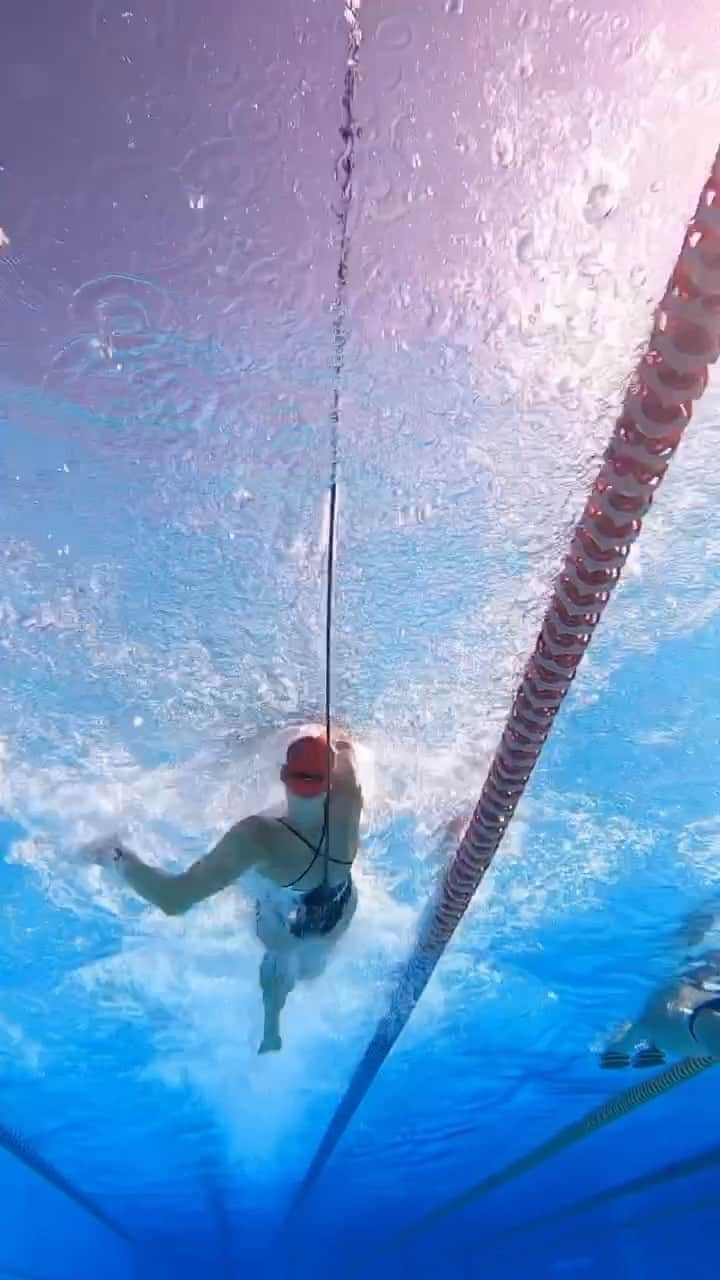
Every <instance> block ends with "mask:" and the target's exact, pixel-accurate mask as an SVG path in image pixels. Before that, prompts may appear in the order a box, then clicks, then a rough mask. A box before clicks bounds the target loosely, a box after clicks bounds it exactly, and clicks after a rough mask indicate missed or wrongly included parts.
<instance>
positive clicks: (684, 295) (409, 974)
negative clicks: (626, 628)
mask: <svg viewBox="0 0 720 1280" xmlns="http://www.w3.org/2000/svg"><path fill="white" fill-rule="evenodd" d="M719 344H720V152H719V153H718V154H717V155H716V156H715V160H714V163H713V168H712V171H711V174H710V177H709V178H708V181H707V182H706V184H705V186H704V188H703V190H702V193H701V196H700V200H699V203H698V206H697V209H696V211H695V214H694V216H693V218H692V220H691V222H690V225H689V227H688V229H687V232H686V235H685V239H684V241H683V245H682V248H681V251H680V254H679V256H678V259H677V262H676V263H675V266H674V268H673V272H672V275H671V277H670V280H669V282H668V285H667V287H666V290H665V293H664V296H663V298H662V301H661V302H660V305H659V307H658V309H657V311H656V314H655V319H654V323H653V327H652V331H651V334H650V339H649V343H648V347H647V350H646V352H645V354H644V356H643V357H642V359H641V360H640V362H639V364H638V366H637V368H636V370H635V373H634V375H633V377H632V379H631V380H630V383H629V385H628V389H627V392H626V394H625V398H624V402H623V406H622V410H621V412H620V416H619V417H618V420H617V422H616V424H615V429H614V431H613V434H612V437H611V439H610V443H609V444H608V447H607V450H606V453H605V458H604V461H603V464H602V466H601V468H600V471H599V473H598V476H597V478H596V480H595V483H594V485H593V487H592V490H591V493H590V496H589V498H588V500H587V504H586V506H585V510H584V512H583V514H582V516H581V518H580V520H579V522H578V524H577V527H576V529H575V532H574V534H573V537H572V540H571V543H570V549H569V551H568V554H567V556H566V558H565V562H564V564H563V567H562V569H561V571H560V574H559V576H558V578H557V580H556V582H555V586H554V590H553V594H552V598H551V600H550V603H549V605H548V608H547V611H546V613H545V618H544V620H543V624H542V628H541V631H540V634H539V636H538V639H537V642H536V645H535V650H534V652H533V654H532V656H531V657H530V660H529V662H528V664H527V666H526V668H525V672H524V675H523V677H522V680H521V682H520V686H519V688H518V690H517V692H516V695H515V700H514V702H513V706H512V710H511V712H510V715H509V716H508V719H507V721H506V724H505V728H504V730H503V733H502V737H501V740H500V745H499V747H498V749H497V751H496V753H495V756H494V758H493V761H492V763H491V766H490V769H489V772H488V775H487V777H486V779H485V783H484V785H483V788H482V792H481V794H480V799H479V801H478V804H477V807H476V809H475V812H474V814H473V816H472V819H471V821H470V824H469V826H468V828H467V831H466V832H465V834H464V836H463V838H462V840H461V842H460V845H459V847H458V849H457V850H456V852H455V854H454V856H453V857H452V859H451V860H450V861H449V863H448V865H447V867H446V869H445V872H444V875H443V877H442V881H441V883H440V886H439V889H438V891H437V892H436V894H435V895H434V897H433V898H431V900H430V902H429V903H428V906H427V908H426V910H425V912H424V914H423V917H422V919H421V922H420V926H419V930H418V937H417V940H416V943H415V946H414V948H413V951H412V953H411V955H410V957H409V959H408V961H407V963H406V965H405V966H404V968H403V970H402V971H401V973H400V976H399V979H398V981H397V983H396V985H395V987H394V989H393V991H392V993H391V996H390V998H389V1001H388V1006H387V1010H386V1012H385V1014H384V1015H383V1017H382V1018H381V1019H380V1021H379V1023H378V1026H377V1029H376V1031H375V1034H374V1035H373V1038H372V1040H371V1041H370V1044H369V1045H368V1048H367V1050H366V1051H365V1054H364V1056H363V1058H362V1059H361V1061H360V1063H359V1064H358V1067H357V1068H356V1070H355V1072H354V1074H353V1076H352V1079H351V1081H350V1084H349V1086H348V1088H347V1090H346V1092H345V1094H344V1096H343V1097H342V1098H341V1100H340V1103H339V1104H338V1107H337V1109H336V1111H335V1113H334V1115H333V1117H332V1119H331V1121H330V1123H329V1125H328V1127H327V1129H326V1131H325V1134H324V1135H323V1137H322V1140H321V1142H320V1144H319V1146H318V1148H317V1150H316V1152H315V1155H314V1156H313V1159H312V1161H311V1163H310V1166H309V1168H308V1170H307V1173H306V1174H305V1177H304V1179H303V1181H302V1183H301V1185H300V1187H299V1189H298V1191H297V1193H296V1195H295V1198H294V1200H293V1202H292V1204H291V1206H290V1211H289V1213H290V1215H292V1214H293V1213H294V1212H295V1211H296V1210H297V1208H298V1207H299V1206H300V1204H301V1203H302V1202H303V1200H304V1199H305V1197H306V1196H307V1194H308V1192H309V1191H310V1189H311V1188H312V1186H313V1185H314V1183H315V1181H316V1180H317V1178H318V1176H319V1175H320V1173H321V1172H322V1170H323V1169H324V1167H325V1165H326V1164H327V1161H328V1160H329V1159H330V1156H331V1155H332V1153H333V1151H334V1150H335V1147H336V1146H337V1144H338V1142H339V1141H340V1139H341V1137H342V1135H343V1134H344V1132H345V1130H346V1129H347V1127H348V1125H349V1123H350V1121H351V1120H352V1118H353V1116H354V1114H355V1112H356V1111H357V1109H358V1107H359V1106H360V1104H361V1102H362V1101H363V1099H364V1097H365V1095H366V1093H367V1091H368V1089H369V1088H370V1086H371V1085H372V1083H373V1081H374V1079H375V1077H376V1076H377V1074H378V1072H379V1071H380V1069H381V1067H382V1065H383V1063H384V1062H385V1060H386V1058H387V1056H388V1054H389V1053H390V1051H391V1049H392V1048H393V1045H394V1044H395V1042H396V1040H397V1038H398V1036H399V1035H400V1033H401V1031H402V1029H403V1027H404V1026H405V1024H406V1023H407V1021H408V1019H409V1018H410V1015H411V1014H412V1012H413V1009H414V1008H415V1005H416V1004H417V1002H418V1000H419V998H420V996H421V995H422V993H423V991H424V990H425V987H426V986H427V984H428V982H429V980H430V978H431V976H432V974H433V972H434V969H435V966H436V965H437V963H438V961H439V959H440V957H441V956H442V954H443V952H444V950H445V947H446V946H447V944H448V942H449V941H450V939H451V938H452V936H453V934H454V932H455V930H456V928H457V926H458V924H459V923H460V921H461V920H462V918H463V916H464V914H465V911H466V910H467V908H468V906H469V904H470V902H471V900H472V897H473V894H474V893H475V891H476V889H477V888H478V886H479V885H480V883H481V882H482V880H483V877H484V876H485V874H486V872H487V870H488V868H489V867H490V865H491V863H492V860H493V858H494V856H495V853H496V851H497V849H498V847H499V845H500V843H501V841H502V838H503V836H504V834H505V832H506V830H507V828H508V824H509V823H510V820H511V819H512V816H513V814H514V812H515V809H516V807H517V804H518V802H519V800H520V798H521V796H522V795H523V792H524V791H525V788H526V786H527V784H528V782H529V780H530V776H531V774H532V771H533V769H534V768H535V765H536V764H537V761H538V759H539V757H540V753H541V751H542V748H543V745H544V743H545V740H546V739H547V736H548V734H549V733H550V730H551V728H552V726H553V723H554V720H555V716H556V714H557V712H558V710H559V708H560V706H561V704H562V701H563V699H564V698H565V695H566V694H567V691H568V689H569V688H570V685H571V683H572V680H573V678H574V676H575V672H576V670H577V668H578V666H579V664H580V661H581V659H582V656H583V654H584V653H585V650H586V649H587V647H588V645H589V643H590V641H591V639H592V637H593V635H594V633H595V628H596V627H597V625H598V623H599V621H600V618H601V617H602V614H603V612H604V610H605V607H606V605H607V603H608V600H609V599H610V596H611V594H612V591H613V589H614V588H615V586H616V584H617V582H618V580H619V578H620V575H621V572H622V569H623V567H624V565H625V561H626V560H627V557H628V555H629V552H630V548H631V547H632V545H633V543H634V542H635V540H636V539H637V537H638V536H639V534H640V530H641V528H642V522H643V519H644V516H645V515H646V513H647V511H648V510H649V508H650V506H651V504H652V500H653V495H654V493H655V491H656V490H657V488H658V486H659V485H660V483H661V482H662V479H663V477H664V476H665V473H666V471H667V469H668V466H669V465H670V462H671V461H672V458H673V455H674V453H675V450H676V449H677V446H678V444H679V443H680V440H681V439H682V436H683V433H684V431H685V428H686V427H687V425H688V423H689V422H690V419H691V417H692V412H693V402H694V401H696V400H699V399H700V398H701V396H702V395H703V393H704V391H705V388H706V386H707V382H708V366H709V365H710V364H713V363H714V362H715V361H716V360H717V357H718V352H719V349H720V348H719Z"/></svg>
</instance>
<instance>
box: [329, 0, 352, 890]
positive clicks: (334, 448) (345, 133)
mask: <svg viewBox="0 0 720 1280" xmlns="http://www.w3.org/2000/svg"><path fill="white" fill-rule="evenodd" d="M359 15H360V0H345V18H346V20H347V22H348V24H349V27H350V30H349V33H348V53H347V61H346V63H345V79H344V82H343V95H342V108H343V121H342V124H341V126H340V137H341V138H342V140H343V152H342V155H341V156H340V157H339V159H338V162H337V165H336V166H335V176H336V178H337V181H338V187H339V192H340V206H339V208H338V209H336V211H335V212H336V216H337V220H338V227H339V251H338V265H337V274H336V276H335V303H334V308H333V309H334V313H335V314H334V319H333V338H334V345H335V370H334V373H335V385H334V389H333V403H332V411H331V413H330V509H329V513H328V554H327V598H326V604H325V733H326V737H327V751H328V758H327V769H328V791H327V795H326V796H325V813H324V818H323V832H322V836H321V837H320V846H322V843H323V841H325V851H324V854H323V885H325V886H326V885H327V883H328V872H329V865H330V830H329V817H330V813H329V809H330V776H331V772H332V746H331V738H330V732H331V715H330V705H331V699H332V626H333V594H334V585H335V539H336V530H337V474H338V434H339V427H340V385H341V381H342V375H343V369H344V365H345V346H346V344H347V298H346V292H347V275H348V259H349V256H350V233H349V230H348V219H349V215H350V202H351V200H352V180H353V167H354V162H355V139H356V137H357V136H358V134H359V129H358V128H357V126H356V124H355V117H354V114H353V107H354V103H355V89H356V86H357V78H358V75H357V66H358V54H359V52H360V41H361V39H362V31H361V29H360V16H359Z"/></svg>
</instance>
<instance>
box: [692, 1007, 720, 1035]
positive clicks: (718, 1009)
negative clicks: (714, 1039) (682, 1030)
mask: <svg viewBox="0 0 720 1280" xmlns="http://www.w3.org/2000/svg"><path fill="white" fill-rule="evenodd" d="M704 1009H712V1010H713V1012H715V1013H720V997H716V998H715V999H714V1000H704V1001H703V1003H702V1004H699V1005H698V1007H697V1009H693V1011H692V1013H691V1014H690V1018H689V1020H688V1031H689V1032H690V1035H691V1036H692V1038H693V1040H695V1041H696V1040H697V1036H696V1035H695V1020H696V1018H697V1016H698V1014H699V1013H702V1012H703V1010H704Z"/></svg>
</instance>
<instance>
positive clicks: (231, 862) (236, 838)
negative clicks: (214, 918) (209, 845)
mask: <svg viewBox="0 0 720 1280" xmlns="http://www.w3.org/2000/svg"><path fill="white" fill-rule="evenodd" d="M254 837H255V820H254V819H253V818H244V819H242V821H240V822H237V823H236V824H235V826H234V827H231V828H230V830H229V831H227V832H226V833H225V835H224V836H223V837H222V839H221V840H219V841H218V843H217V844H216V845H215V848H214V849H211V850H210V852H209V853H206V854H205V857H204V858H199V859H198V861H197V862H194V863H193V864H192V866H191V867H188V869H187V871H182V872H181V873H180V875H169V874H168V873H167V872H166V871H161V870H160V869H159V868H158V867H151V866H148V864H147V863H146V862H143V860H142V858H139V857H138V856H137V854H136V853H131V851H130V850H129V849H124V848H123V849H122V851H121V857H120V860H119V861H120V867H121V869H122V873H123V877H124V879H125V880H126V881H127V883H128V884H129V885H130V886H131V888H133V889H134V890H135V892H136V893H138V894H139V895H140V897H141V898H144V899H145V901H146V902H152V903H153V905H154V906H156V907H159V908H160V910H161V911H164V912H165V915H168V916H178V915H182V914H183V912H185V911H188V910H189V909H190V907H192V906H194V905H195V903H196V902H203V901H204V899H205V898H210V897H212V895H213V894H215V893H219V892H220V890H221V889H226V888H227V886H228V885H230V884H232V883H233V881H235V880H237V879H238V878H239V877H240V876H241V875H243V873H244V872H245V871H249V870H250V868H251V867H253V866H255V864H256V863H257V862H258V861H259V852H258V846H257V841H256V839H255V838H254Z"/></svg>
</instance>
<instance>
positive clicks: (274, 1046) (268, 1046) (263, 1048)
mask: <svg viewBox="0 0 720 1280" xmlns="http://www.w3.org/2000/svg"><path fill="white" fill-rule="evenodd" d="M281 1049H282V1040H281V1039H280V1036H263V1042H262V1044H261V1045H260V1048H259V1049H258V1053H279V1052H280V1050H281Z"/></svg>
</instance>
